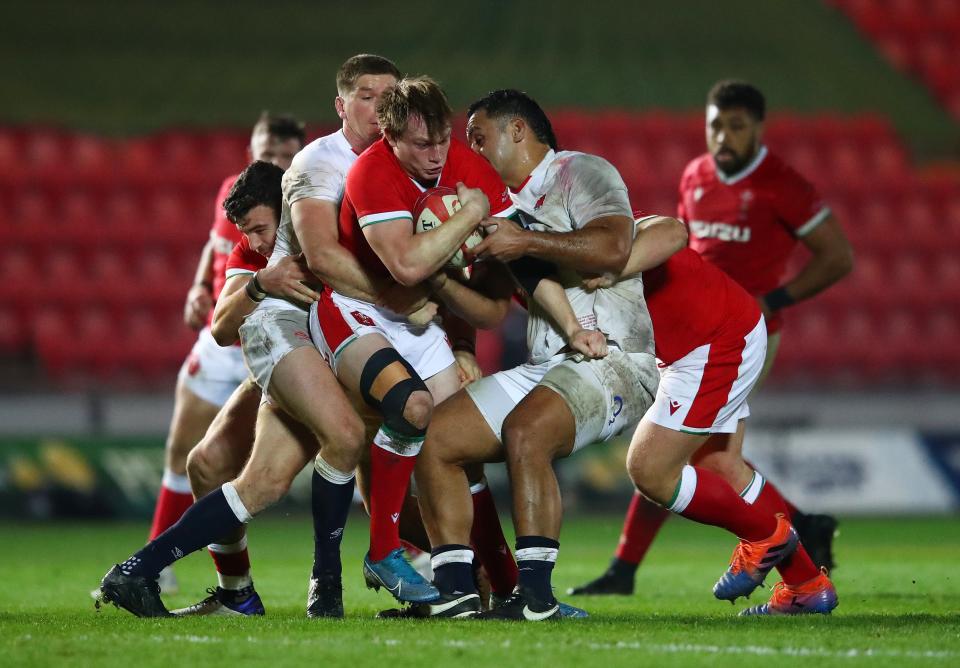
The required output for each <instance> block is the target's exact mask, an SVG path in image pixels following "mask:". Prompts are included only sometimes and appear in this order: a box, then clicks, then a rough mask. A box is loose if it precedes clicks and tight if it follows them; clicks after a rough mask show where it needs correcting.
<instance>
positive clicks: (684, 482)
mask: <svg viewBox="0 0 960 668" xmlns="http://www.w3.org/2000/svg"><path fill="white" fill-rule="evenodd" d="M696 490H697V469H695V468H693V467H692V466H690V465H689V464H687V465H686V466H684V467H683V471H681V472H680V481H679V482H678V483H677V488H676V489H675V490H674V492H673V498H672V499H670V505H669V506H667V509H668V510H670V511H671V512H674V513H682V512H683V511H684V510H686V509H687V506H689V505H690V502H691V501H692V500H693V495H694V492H696Z"/></svg>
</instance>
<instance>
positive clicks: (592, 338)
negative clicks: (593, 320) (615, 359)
mask: <svg viewBox="0 0 960 668" xmlns="http://www.w3.org/2000/svg"><path fill="white" fill-rule="evenodd" d="M570 348H572V349H573V350H574V351H576V352H578V353H580V354H581V355H583V356H584V357H585V358H587V359H591V360H598V359H600V358H601V357H606V356H607V337H606V336H605V335H604V333H603V332H600V331H598V330H596V329H581V330H578V331H576V332H574V333H573V335H572V336H571V337H570Z"/></svg>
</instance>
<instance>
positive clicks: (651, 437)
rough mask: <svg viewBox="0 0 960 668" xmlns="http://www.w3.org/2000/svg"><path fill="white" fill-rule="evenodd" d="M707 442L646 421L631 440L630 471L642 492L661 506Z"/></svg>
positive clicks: (629, 453) (643, 421)
mask: <svg viewBox="0 0 960 668" xmlns="http://www.w3.org/2000/svg"><path fill="white" fill-rule="evenodd" d="M706 439H707V437H706V436H705V435H701V434H687V433H684V432H681V431H677V430H674V429H669V428H667V427H663V426H661V425H659V424H656V423H655V422H652V421H650V420H648V419H646V418H644V419H643V420H641V421H640V424H639V425H637V429H636V431H635V432H634V434H633V438H632V439H631V440H630V449H629V450H628V451H627V471H628V472H629V474H630V477H631V478H632V479H633V481H634V483H635V484H636V485H637V486H638V487H639V488H640V489H641V491H643V492H644V493H645V494H647V495H648V496H651V498H653V499H654V500H655V501H657V502H660V503H662V502H663V501H664V498H663V495H664V494H667V495H669V493H670V492H672V490H673V487H674V485H675V481H676V477H677V476H678V475H679V474H680V471H681V470H682V469H683V467H684V466H685V465H686V464H687V462H688V461H689V460H690V457H691V456H692V455H693V453H694V452H696V451H697V449H699V448H700V446H702V445H703V443H704V441H705V440H706Z"/></svg>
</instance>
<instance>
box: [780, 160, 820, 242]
mask: <svg viewBox="0 0 960 668" xmlns="http://www.w3.org/2000/svg"><path fill="white" fill-rule="evenodd" d="M774 207H775V208H776V211H777V216H778V217H779V218H780V219H781V220H782V221H783V222H784V223H785V224H786V225H787V227H789V228H790V230H792V231H793V233H794V234H796V235H797V236H803V235H804V234H805V233H806V232H808V231H809V230H810V229H812V228H813V227H816V225H817V223H819V222H821V221H822V220H823V219H824V218H825V217H826V205H825V204H824V202H823V199H822V198H821V197H820V194H819V193H818V192H817V190H816V188H814V187H813V186H812V185H811V184H810V182H809V181H807V180H806V179H805V178H803V177H802V176H800V174H798V173H797V172H795V171H794V170H793V169H791V168H790V167H788V166H786V165H783V166H782V168H781V170H780V172H779V174H778V178H777V181H776V185H775V188H774Z"/></svg>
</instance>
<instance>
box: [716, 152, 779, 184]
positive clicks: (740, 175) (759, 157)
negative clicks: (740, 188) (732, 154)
mask: <svg viewBox="0 0 960 668" xmlns="http://www.w3.org/2000/svg"><path fill="white" fill-rule="evenodd" d="M766 157H767V147H766V146H762V145H761V146H760V150H759V151H757V154H756V155H755V156H754V157H753V160H751V161H750V162H749V163H747V165H746V167H744V168H743V169H741V170H740V171H739V172H737V173H736V174H731V175H730V176H727V175H726V174H724V173H723V171H722V170H720V169H718V168H717V167H716V164H714V169H715V170H716V172H717V179H718V180H719V181H720V183H723V184H726V185H728V186H732V185H733V184H734V183H736V182H738V181H742V180H743V179H745V178H747V177H748V176H750V175H751V174H753V173H754V172H755V171H757V167H759V166H760V163H762V162H763V159H764V158H766Z"/></svg>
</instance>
